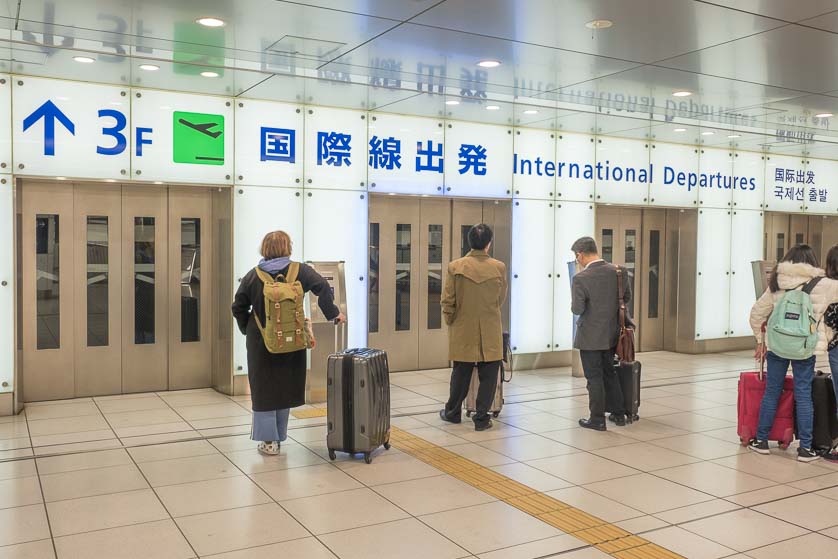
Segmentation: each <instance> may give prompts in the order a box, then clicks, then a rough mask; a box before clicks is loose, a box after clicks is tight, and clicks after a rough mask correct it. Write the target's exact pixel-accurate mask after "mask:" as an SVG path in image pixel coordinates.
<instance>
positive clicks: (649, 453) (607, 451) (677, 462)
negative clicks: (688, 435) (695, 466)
mask: <svg viewBox="0 0 838 559" xmlns="http://www.w3.org/2000/svg"><path fill="white" fill-rule="evenodd" d="M591 454H596V455H597V456H602V457H603V458H607V459H609V460H613V461H614V462H617V463H619V464H623V465H624V466H628V467H630V468H635V469H637V470H641V471H644V472H650V471H653V470H660V469H663V468H673V467H675V466H682V465H684V464H690V463H692V462H697V461H698V458H694V457H692V456H687V455H686V454H681V453H680V452H675V451H674V450H668V449H665V448H661V447H659V446H654V445H652V444H650V443H635V444H628V445H620V446H615V447H613V448H602V449H599V450H592V451H591Z"/></svg>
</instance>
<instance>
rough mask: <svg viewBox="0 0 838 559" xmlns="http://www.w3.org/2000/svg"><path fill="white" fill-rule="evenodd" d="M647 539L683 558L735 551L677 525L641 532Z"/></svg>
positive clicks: (714, 558) (714, 557)
mask: <svg viewBox="0 0 838 559" xmlns="http://www.w3.org/2000/svg"><path fill="white" fill-rule="evenodd" d="M643 537H644V538H646V539H647V540H649V541H651V542H654V543H656V544H658V545H659V546H661V547H663V548H665V549H668V550H670V551H674V552H675V553H678V554H680V555H683V556H684V558H685V559H720V558H721V557H727V556H729V555H732V554H734V553H735V551H734V550H732V549H729V548H727V547H725V546H723V545H720V544H717V543H716V542H714V541H711V540H708V539H706V538H702V537H701V536H698V535H696V534H693V533H692V532H687V531H686V530H684V529H682V528H678V527H677V526H671V527H669V528H664V529H663V530H655V531H653V532H648V533H646V534H643Z"/></svg>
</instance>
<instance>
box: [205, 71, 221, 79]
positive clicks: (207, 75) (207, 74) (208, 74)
mask: <svg viewBox="0 0 838 559" xmlns="http://www.w3.org/2000/svg"><path fill="white" fill-rule="evenodd" d="M201 75H202V76H204V77H205V78H217V77H218V72H201Z"/></svg>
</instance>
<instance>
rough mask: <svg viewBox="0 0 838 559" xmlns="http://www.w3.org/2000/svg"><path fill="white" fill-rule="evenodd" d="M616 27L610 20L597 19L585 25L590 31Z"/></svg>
mask: <svg viewBox="0 0 838 559" xmlns="http://www.w3.org/2000/svg"><path fill="white" fill-rule="evenodd" d="M612 25H614V22H613V21H611V20H610V19H595V20H592V21H589V22H588V23H586V24H585V27H587V28H588V29H608V28H609V27H611V26H612Z"/></svg>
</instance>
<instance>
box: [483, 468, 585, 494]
mask: <svg viewBox="0 0 838 559" xmlns="http://www.w3.org/2000/svg"><path fill="white" fill-rule="evenodd" d="M491 469H492V470H494V471H496V472H497V473H499V474H501V475H504V476H506V477H508V478H509V479H512V480H515V481H517V482H518V483H523V484H524V485H526V486H527V487H532V488H533V489H535V490H536V491H555V490H556V489H564V488H565V487H572V486H573V484H572V483H570V482H569V481H565V480H563V479H561V478H558V477H556V476H554V475H550V474H548V473H546V472H542V471H541V470H538V469H536V468H533V467H532V466H530V465H528V464H524V463H521V462H515V463H513V464H504V465H502V466H494V467H492V468H491Z"/></svg>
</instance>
